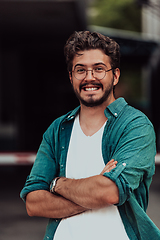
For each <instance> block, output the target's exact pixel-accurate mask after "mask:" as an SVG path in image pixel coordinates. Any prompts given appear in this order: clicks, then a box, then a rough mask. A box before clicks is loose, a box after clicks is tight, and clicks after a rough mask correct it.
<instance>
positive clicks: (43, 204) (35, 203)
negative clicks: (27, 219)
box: [26, 190, 86, 218]
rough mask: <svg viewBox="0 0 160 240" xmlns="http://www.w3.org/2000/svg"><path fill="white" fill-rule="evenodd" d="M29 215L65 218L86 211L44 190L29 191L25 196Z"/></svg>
mask: <svg viewBox="0 0 160 240" xmlns="http://www.w3.org/2000/svg"><path fill="white" fill-rule="evenodd" d="M26 209H27V213H28V215H29V216H38V217H46V218H67V217H71V216H73V215H76V214H79V213H82V212H84V211H86V209H85V208H83V207H82V206H78V205H77V204H75V203H73V202H71V201H69V200H67V199H65V198H63V197H61V196H56V195H54V194H52V193H50V192H48V191H45V190H38V191H34V192H30V193H29V194H28V195H27V197H26Z"/></svg>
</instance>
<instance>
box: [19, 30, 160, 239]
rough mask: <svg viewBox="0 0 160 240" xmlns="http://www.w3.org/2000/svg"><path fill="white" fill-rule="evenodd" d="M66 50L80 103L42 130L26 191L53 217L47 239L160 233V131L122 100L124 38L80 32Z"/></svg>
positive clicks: (33, 211) (29, 201)
mask: <svg viewBox="0 0 160 240" xmlns="http://www.w3.org/2000/svg"><path fill="white" fill-rule="evenodd" d="M65 56H66V61H67V65H68V71H69V78H70V81H71V84H72V86H73V89H74V92H75V94H76V96H77V97H78V99H79V102H80V107H78V108H76V109H75V110H73V111H71V112H70V113H68V114H66V115H64V116H61V117H60V118H58V119H56V120H55V121H54V122H53V123H52V124H51V126H50V127H49V128H48V130H47V131H46V132H45V134H44V136H43V140H42V143H41V145H40V148H39V151H38V153H37V157H36V160H35V163H34V165H33V168H32V171H31V173H30V176H29V178H28V179H27V181H26V184H25V187H24V188H23V190H22V192H21V197H22V199H24V200H25V201H26V208H27V212H28V214H29V215H30V216H41V217H46V218H50V220H49V223H48V226H47V229H46V234H45V237H44V239H48V240H53V239H54V240H62V239H66V240H82V239H83V240H90V239H92V240H97V239H98V238H99V237H102V238H104V239H112V240H114V239H115V240H117V239H123V240H125V239H132V240H138V239H144V240H147V239H149V240H150V239H154V240H156V239H157V240H158V239H160V231H159V229H158V228H157V227H156V226H155V225H154V224H153V222H152V221H151V220H150V219H149V217H148V216H147V215H146V213H145V211H146V208H147V204H148V194H149V186H150V183H151V180H152V176H153V174H154V170H155V163H154V158H155V153H156V149H155V134H154V130H153V126H152V124H151V122H150V121H149V120H148V118H147V117H146V116H145V115H144V114H143V113H141V112H140V111H138V110H136V109H134V108H132V107H131V106H129V105H128V104H127V103H126V101H125V100H124V99H123V98H119V99H117V100H115V97H114V87H115V85H116V84H117V83H118V81H119V76H120V70H119V46H118V44H117V43H116V42H115V41H113V40H112V39H110V38H108V37H105V36H103V35H101V34H99V33H91V32H89V31H84V32H83V31H82V32H75V33H74V34H73V35H71V37H70V38H69V39H68V41H67V43H66V45H65Z"/></svg>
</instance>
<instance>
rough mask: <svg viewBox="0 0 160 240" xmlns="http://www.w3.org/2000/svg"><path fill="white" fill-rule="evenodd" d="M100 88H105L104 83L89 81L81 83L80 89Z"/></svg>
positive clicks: (93, 89)
mask: <svg viewBox="0 0 160 240" xmlns="http://www.w3.org/2000/svg"><path fill="white" fill-rule="evenodd" d="M100 88H102V89H103V85H102V84H101V83H92V84H87V83H83V84H81V85H80V91H81V90H84V91H97V90H99V89H100Z"/></svg>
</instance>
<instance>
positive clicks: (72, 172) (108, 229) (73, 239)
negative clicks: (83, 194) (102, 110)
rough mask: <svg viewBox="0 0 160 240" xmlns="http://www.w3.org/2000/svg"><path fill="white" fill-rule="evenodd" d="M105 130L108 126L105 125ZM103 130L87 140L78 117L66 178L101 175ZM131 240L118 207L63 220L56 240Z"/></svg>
mask: <svg viewBox="0 0 160 240" xmlns="http://www.w3.org/2000/svg"><path fill="white" fill-rule="evenodd" d="M104 126H105V124H104ZM104 126H103V127H102V128H101V129H100V130H99V131H98V132H96V133H95V134H94V135H92V136H86V135H85V134H84V133H83V131H82V129H81V127H80V124H79V116H77V117H76V119H75V122H74V125H73V130H72V134H71V139H70V144H69V148H68V154H67V162H66V177H68V178H75V179H79V178H86V177H90V176H94V175H97V174H100V172H101V171H102V170H103V168H104V166H105V164H104V161H103V157H102V150H101V142H102V135H103V130H104ZM105 236H106V237H107V239H112V240H117V239H123V240H129V238H128V237H127V234H126V232H125V229H124V226H123V223H122V220H121V218H120V215H119V212H118V209H117V207H116V206H109V207H105V208H102V209H99V210H91V211H87V212H84V213H82V214H79V215H76V216H73V217H70V218H67V219H63V220H62V221H61V222H60V224H59V226H58V228H57V230H56V233H55V236H54V240H63V239H66V240H82V239H83V240H97V239H98V238H100V237H105Z"/></svg>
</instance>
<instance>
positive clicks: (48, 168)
mask: <svg viewBox="0 0 160 240" xmlns="http://www.w3.org/2000/svg"><path fill="white" fill-rule="evenodd" d="M53 140H54V138H53V137H52V136H50V131H49V130H48V131H46V132H45V134H44V135H43V140H42V143H41V145H40V147H39V150H38V153H37V156H36V159H35V162H34V165H33V167H32V170H31V173H30V175H29V176H28V177H27V180H26V183H25V186H24V188H23V189H22V191H21V193H20V197H21V198H22V199H23V201H25V199H26V195H27V194H28V193H29V192H32V191H36V190H48V191H49V185H50V182H51V181H52V179H53V178H54V177H55V175H56V168H57V166H56V165H57V164H56V161H55V154H54V149H53V143H52V141H53Z"/></svg>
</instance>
